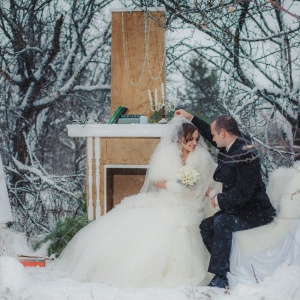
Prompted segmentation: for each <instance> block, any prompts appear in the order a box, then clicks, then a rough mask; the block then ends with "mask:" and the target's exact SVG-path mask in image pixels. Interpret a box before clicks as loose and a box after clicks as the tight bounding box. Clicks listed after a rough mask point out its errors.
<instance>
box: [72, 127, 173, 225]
mask: <svg viewBox="0 0 300 300" xmlns="http://www.w3.org/2000/svg"><path fill="white" fill-rule="evenodd" d="M67 128H68V135H69V136H70V137H84V138H86V139H87V177H88V178H87V184H88V187H89V193H88V195H87V208H88V210H87V214H88V220H89V221H92V220H94V218H100V215H101V201H100V198H101V195H100V178H101V176H102V174H101V173H100V160H101V138H110V137H119V138H122V137H124V138H126V137H127V138H161V137H162V136H164V135H165V134H166V132H168V131H169V129H171V125H169V124H85V125H82V124H80V125H79V124H69V125H67ZM93 164H94V165H95V168H94V171H93ZM94 177H95V180H94V179H93V178H94ZM94 185H95V186H94ZM93 188H94V190H95V191H96V195H95V199H93V197H94V194H93ZM104 201H106V197H105V198H104ZM94 203H95V205H94ZM104 213H106V203H104Z"/></svg>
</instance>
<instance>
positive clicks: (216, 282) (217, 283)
mask: <svg viewBox="0 0 300 300" xmlns="http://www.w3.org/2000/svg"><path fill="white" fill-rule="evenodd" d="M208 286H211V287H218V288H221V289H226V288H229V285H228V279H227V277H226V276H223V275H219V274H216V275H215V276H214V278H213V279H212V281H211V282H210V283H209V284H208Z"/></svg>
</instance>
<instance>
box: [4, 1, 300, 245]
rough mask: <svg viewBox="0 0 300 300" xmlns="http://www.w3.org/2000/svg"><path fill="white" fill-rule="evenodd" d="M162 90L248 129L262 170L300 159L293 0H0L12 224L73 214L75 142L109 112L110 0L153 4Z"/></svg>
mask: <svg viewBox="0 0 300 300" xmlns="http://www.w3.org/2000/svg"><path fill="white" fill-rule="evenodd" d="M162 6H164V9H165V14H166V18H165V21H164V22H162V21H161V20H160V18H158V19H157V20H156V24H157V26H163V27H165V28H166V34H167V38H166V41H167V46H166V68H167V98H169V99H172V98H173V99H174V98H176V99H178V100H179V102H178V106H179V107H183V108H185V109H187V110H189V111H191V112H193V113H195V114H197V115H202V116H205V117H206V118H207V120H208V121H209V120H210V119H211V118H213V117H214V116H216V115H219V114H230V115H231V116H233V117H234V118H235V120H236V121H237V122H238V123H239V125H240V127H241V129H242V130H243V131H247V132H249V133H250V134H251V137H252V139H253V142H254V143H255V145H256V146H257V147H258V149H259V151H260V153H261V157H262V162H263V164H262V166H263V169H262V171H263V174H264V178H265V180H266V181H267V180H268V174H269V172H271V171H272V170H274V169H275V168H277V167H278V166H282V165H286V166H290V165H292V164H293V163H294V162H295V160H299V159H300V129H299V121H300V16H299V13H298V14H297V12H299V11H300V1H299V0H295V1H292V0H289V1H281V0H280V1H272V0H269V1H264V0H234V1H232V0H231V1H226V0H223V1H213V0H203V1H196V0H193V1H191V0H182V1H180V0H176V1H175V0H174V1H173V0H170V1H165V0H157V1H144V0H140V1H136V0H132V1H131V0H128V1H125V0H124V1H120V2H117V1H113V0H102V1H96V0H10V1H6V0H0V37H1V38H0V132H1V133H0V134H1V135H0V138H1V146H0V154H1V157H2V160H3V163H4V166H5V172H6V176H7V178H6V180H7V185H8V190H9V196H10V201H11V206H12V209H13V214H14V222H13V223H12V224H11V226H12V227H13V228H14V229H15V230H19V231H23V232H25V233H26V235H27V237H28V239H29V240H31V241H33V242H34V241H35V240H36V238H37V236H38V235H39V234H45V233H48V234H51V232H53V230H54V228H55V225H56V224H57V222H58V221H60V220H63V219H65V218H66V217H67V216H71V218H73V217H74V216H76V215H78V210H79V209H80V207H81V206H80V204H78V199H84V190H85V140H84V139H76V138H70V137H68V135H67V128H66V125H67V124H70V123H74V122H76V123H87V122H88V123H105V122H107V120H108V119H109V114H110V80H111V79H110V59H111V57H110V55H111V51H110V46H111V20H110V18H111V16H110V8H113V7H114V8H115V7H123V8H128V9H132V10H134V9H142V10H144V11H145V14H148V15H149V14H150V13H149V11H148V8H149V7H156V8H157V9H161V8H162Z"/></svg>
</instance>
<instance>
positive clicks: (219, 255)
mask: <svg viewBox="0 0 300 300" xmlns="http://www.w3.org/2000/svg"><path fill="white" fill-rule="evenodd" d="M254 227H256V226H255V225H253V224H251V223H248V222H246V221H244V220H242V219H241V218H239V217H237V216H234V215H230V214H226V213H217V214H215V215H214V216H212V217H209V218H207V219H204V220H203V221H202V222H201V224H200V230H201V235H202V239H203V242H204V244H205V246H206V247H207V249H208V251H209V252H210V254H211V257H210V262H209V267H208V272H210V273H214V274H219V275H223V276H226V274H227V272H228V271H229V264H230V263H229V259H230V252H231V245H232V233H233V232H235V231H240V230H246V229H250V228H254Z"/></svg>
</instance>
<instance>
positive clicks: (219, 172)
mask: <svg viewBox="0 0 300 300" xmlns="http://www.w3.org/2000/svg"><path fill="white" fill-rule="evenodd" d="M192 122H193V124H194V125H195V126H196V127H197V128H198V129H199V131H200V134H201V135H202V136H203V137H204V138H205V139H206V140H208V141H209V142H211V143H212V145H214V146H215V147H216V146H217V145H216V143H215V142H214V141H213V140H212V139H213V137H212V134H211V131H210V126H209V125H208V124H207V123H205V122H204V121H202V120H201V119H199V118H197V117H196V116H195V117H194V118H193V120H192ZM214 180H215V181H217V182H221V183H222V184H223V190H222V193H220V194H218V203H219V207H220V211H219V212H218V213H217V214H221V213H227V214H231V215H235V216H238V217H240V218H242V219H243V220H245V221H247V222H249V223H251V224H253V225H254V227H256V226H260V225H264V224H267V223H269V222H271V221H272V219H273V217H274V216H275V215H276V212H275V209H274V208H273V206H272V204H271V203H270V200H269V197H268V195H267V194H266V189H265V185H264V183H263V181H262V177H261V168H260V159H259V156H258V152H257V150H256V149H255V148H254V147H253V146H252V145H251V141H250V138H249V137H248V136H247V135H245V134H243V133H240V136H239V137H238V138H237V139H236V140H235V142H234V143H233V144H232V146H231V147H230V149H229V151H228V153H226V148H225V147H224V148H219V153H218V167H217V169H216V170H215V173H214Z"/></svg>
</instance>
